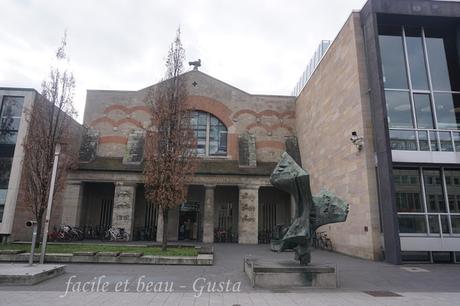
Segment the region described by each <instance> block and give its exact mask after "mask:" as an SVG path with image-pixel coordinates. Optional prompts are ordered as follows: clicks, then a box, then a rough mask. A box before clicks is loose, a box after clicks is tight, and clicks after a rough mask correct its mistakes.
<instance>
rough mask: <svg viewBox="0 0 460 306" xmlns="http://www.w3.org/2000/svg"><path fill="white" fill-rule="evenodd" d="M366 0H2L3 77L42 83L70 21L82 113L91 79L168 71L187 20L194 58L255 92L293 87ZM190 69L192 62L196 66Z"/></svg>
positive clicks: (3, 81)
mask: <svg viewBox="0 0 460 306" xmlns="http://www.w3.org/2000/svg"><path fill="white" fill-rule="evenodd" d="M364 2H365V1H364V0H327V1H326V0H308V1H307V0H272V1H271V0H257V1H255V0H229V1H227V0H197V1H190V0H189V1H187V0H183V1H178V0H177V1H172V0H114V1H108V0H107V1H94V0H2V1H1V9H0V87H2V86H13V87H33V88H35V89H37V90H40V83H41V81H42V80H43V79H44V78H45V77H46V76H47V73H48V71H49V65H50V63H51V62H52V60H53V55H54V51H55V49H56V48H57V47H58V46H59V43H60V39H61V37H62V35H63V32H64V30H65V29H67V31H68V45H69V49H68V55H69V57H70V62H71V67H72V70H73V72H74V75H75V78H76V81H77V88H76V97H75V103H76V107H77V109H78V111H79V118H78V120H79V121H80V122H81V121H82V119H83V118H82V116H83V115H82V114H83V110H84V104H85V97H86V90H87V89H116V90H139V89H141V88H144V87H146V86H148V85H151V84H154V83H156V82H157V81H159V80H160V79H161V78H162V76H163V74H164V60H165V57H166V54H167V50H168V46H169V44H170V43H171V42H172V41H173V39H174V36H175V32H176V29H177V27H178V26H180V27H181V30H182V42H183V44H184V47H185V50H186V55H187V61H191V60H196V59H198V58H201V60H202V67H201V69H200V70H202V71H203V72H205V73H207V74H210V75H212V76H213V77H215V78H217V79H220V80H222V81H225V82H227V83H230V84H232V85H234V86H236V87H238V88H241V89H242V90H244V91H247V92H249V93H254V94H280V95H287V94H290V92H291V90H292V89H293V87H294V86H295V84H296V82H297V80H298V79H299V77H300V75H301V73H302V72H303V70H304V68H305V66H306V64H307V63H308V61H309V59H310V57H311V56H312V55H313V53H314V51H315V49H316V47H317V46H318V44H319V42H320V41H321V40H322V39H333V38H334V37H335V36H336V35H337V33H338V31H339V30H340V28H341V27H342V25H343V23H344V22H345V20H346V19H347V17H348V16H349V15H350V13H351V11H352V10H353V9H360V8H361V7H362V6H363V4H364ZM187 69H189V68H188V67H187Z"/></svg>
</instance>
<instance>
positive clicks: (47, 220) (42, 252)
mask: <svg viewBox="0 0 460 306" xmlns="http://www.w3.org/2000/svg"><path fill="white" fill-rule="evenodd" d="M59 154H61V145H60V144H59V143H58V144H56V148H55V151H54V162H53V172H52V174H51V185H50V192H49V195H48V206H47V208H46V217H45V226H44V230H43V240H42V247H41V249H40V263H41V264H43V263H44V262H45V252H46V243H47V242H48V230H49V226H50V218H51V206H52V205H53V194H54V185H55V183H56V173H57V166H58V162H59Z"/></svg>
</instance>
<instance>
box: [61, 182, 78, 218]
mask: <svg viewBox="0 0 460 306" xmlns="http://www.w3.org/2000/svg"><path fill="white" fill-rule="evenodd" d="M82 197H83V183H82V182H80V181H68V182H67V184H66V186H65V189H64V195H63V199H62V217H61V224H67V225H70V226H78V225H80V224H79V223H80V212H81V208H82V207H81V205H82Z"/></svg>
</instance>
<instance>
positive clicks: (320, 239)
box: [312, 232, 332, 251]
mask: <svg viewBox="0 0 460 306" xmlns="http://www.w3.org/2000/svg"><path fill="white" fill-rule="evenodd" d="M312 244H313V246H314V247H315V248H317V249H323V250H327V251H332V241H331V239H330V238H328V237H327V233H326V232H317V233H315V235H314V236H313V241H312Z"/></svg>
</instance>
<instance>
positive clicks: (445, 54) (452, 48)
mask: <svg viewBox="0 0 460 306" xmlns="http://www.w3.org/2000/svg"><path fill="white" fill-rule="evenodd" d="M425 41H426V49H427V55H428V61H429V66H430V73H431V83H432V84H433V89H434V90H442V91H451V90H453V91H458V90H459V89H460V86H459V85H460V75H459V74H460V71H459V69H460V67H459V62H458V47H457V33H456V29H455V27H452V26H450V27H448V28H445V29H434V28H425Z"/></svg>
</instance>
